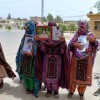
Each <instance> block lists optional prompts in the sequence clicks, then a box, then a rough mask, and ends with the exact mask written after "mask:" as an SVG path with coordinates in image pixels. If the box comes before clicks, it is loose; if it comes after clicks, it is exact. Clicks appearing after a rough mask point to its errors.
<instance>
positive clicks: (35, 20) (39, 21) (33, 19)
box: [30, 16, 42, 23]
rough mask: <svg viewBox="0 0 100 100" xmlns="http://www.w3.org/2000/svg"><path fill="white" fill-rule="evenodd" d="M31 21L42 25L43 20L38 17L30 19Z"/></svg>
mask: <svg viewBox="0 0 100 100" xmlns="http://www.w3.org/2000/svg"><path fill="white" fill-rule="evenodd" d="M30 20H31V21H33V22H37V23H41V22H42V18H41V17H37V16H34V17H30Z"/></svg>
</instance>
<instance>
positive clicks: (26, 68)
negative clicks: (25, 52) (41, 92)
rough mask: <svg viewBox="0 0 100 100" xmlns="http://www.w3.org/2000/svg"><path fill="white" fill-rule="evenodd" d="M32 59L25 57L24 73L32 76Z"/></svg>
mask: <svg viewBox="0 0 100 100" xmlns="http://www.w3.org/2000/svg"><path fill="white" fill-rule="evenodd" d="M31 65H32V57H23V65H22V73H23V74H24V75H27V76H30V77H31V73H32V66H31Z"/></svg>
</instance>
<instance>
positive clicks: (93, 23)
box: [87, 13, 100, 38]
mask: <svg viewBox="0 0 100 100" xmlns="http://www.w3.org/2000/svg"><path fill="white" fill-rule="evenodd" d="M87 16H88V18H90V30H91V31H92V32H94V34H95V36H96V38H100V14H92V13H89V14H87Z"/></svg>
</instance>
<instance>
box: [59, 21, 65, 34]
mask: <svg viewBox="0 0 100 100" xmlns="http://www.w3.org/2000/svg"><path fill="white" fill-rule="evenodd" d="M58 26H59V27H62V31H63V32H64V31H67V27H66V25H65V24H61V23H59V24H58Z"/></svg>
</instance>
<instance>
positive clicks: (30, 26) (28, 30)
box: [16, 22, 36, 80]
mask: <svg viewBox="0 0 100 100" xmlns="http://www.w3.org/2000/svg"><path fill="white" fill-rule="evenodd" d="M25 34H28V35H33V36H34V35H35V34H36V29H35V24H34V23H33V22H27V23H26V24H25ZM23 41H24V36H23V38H22V40H21V43H20V46H19V49H18V52H17V55H16V67H17V69H16V72H18V74H19V78H20V80H22V78H23V77H22V74H21V72H20V68H21V59H22V54H21V48H22V43H23ZM35 54H36V46H34V55H35Z"/></svg>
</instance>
